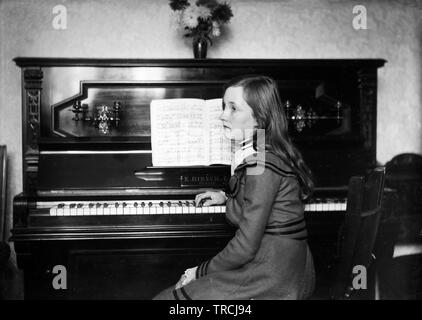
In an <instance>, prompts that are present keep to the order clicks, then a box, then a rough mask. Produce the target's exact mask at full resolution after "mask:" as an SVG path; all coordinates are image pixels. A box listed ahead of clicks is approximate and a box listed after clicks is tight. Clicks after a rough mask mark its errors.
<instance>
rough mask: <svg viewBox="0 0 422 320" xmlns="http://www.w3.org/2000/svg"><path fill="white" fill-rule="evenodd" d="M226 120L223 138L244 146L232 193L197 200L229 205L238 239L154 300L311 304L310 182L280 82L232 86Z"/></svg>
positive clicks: (261, 79) (252, 79) (240, 81)
mask: <svg viewBox="0 0 422 320" xmlns="http://www.w3.org/2000/svg"><path fill="white" fill-rule="evenodd" d="M221 120H222V121H223V124H224V128H225V134H226V135H227V136H229V137H230V139H232V141H234V142H235V143H238V144H239V150H238V151H237V152H236V157H235V161H234V163H233V165H232V172H233V175H232V177H231V178H230V182H229V188H228V190H227V192H226V194H224V193H223V192H205V193H202V194H199V195H197V196H196V199H195V200H196V203H197V204H198V203H202V205H204V206H209V205H221V204H224V203H226V218H227V220H228V222H229V223H231V224H233V225H234V226H236V227H237V230H236V233H235V235H234V237H233V238H232V239H231V240H230V241H229V242H228V244H227V245H226V247H225V248H224V249H223V250H222V251H220V252H219V253H218V254H217V255H216V256H214V257H213V258H212V259H210V260H208V261H205V262H203V263H201V264H200V265H199V266H196V267H193V268H190V269H187V270H186V271H185V273H184V274H183V275H182V276H181V278H180V280H179V282H178V283H177V284H176V285H175V286H172V287H170V288H168V289H166V290H164V291H162V292H161V293H160V294H159V295H157V296H156V297H155V299H183V300H185V299H203V300H205V299H306V298H308V297H309V296H310V295H311V293H312V291H313V288H314V282H315V275H314V265H313V260H312V255H311V253H310V251H309V248H308V244H307V241H306V237H307V231H306V225H305V220H304V205H303V202H302V199H304V198H306V197H307V196H309V195H310V193H311V192H312V188H313V183H312V180H311V173H310V170H309V169H308V167H307V166H306V165H305V163H304V161H303V159H302V157H301V155H300V153H299V152H298V150H297V149H296V148H295V147H294V146H293V144H292V142H291V140H290V138H289V136H288V128H287V126H288V122H287V119H286V116H285V114H284V111H283V107H282V103H281V99H280V96H279V93H278V89H277V84H276V82H275V81H274V80H273V79H271V78H269V77H266V76H246V77H242V78H236V79H234V80H232V81H230V82H229V83H228V84H227V85H226V87H225V93H224V98H223V113H222V115H221ZM260 132H261V134H262V132H263V133H265V139H264V140H263V139H259V133H260ZM264 141H265V142H264ZM259 168H261V169H259Z"/></svg>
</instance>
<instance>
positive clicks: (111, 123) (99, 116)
mask: <svg viewBox="0 0 422 320" xmlns="http://www.w3.org/2000/svg"><path fill="white" fill-rule="evenodd" d="M120 110H121V103H120V102H119V101H114V103H113V107H110V106H108V105H105V104H102V105H98V106H96V107H95V108H94V109H93V110H92V111H90V110H89V106H88V104H86V103H84V104H81V101H79V100H76V101H75V103H74V104H73V106H72V109H71V110H70V111H72V112H73V113H74V117H73V118H72V120H73V121H75V123H78V122H79V121H82V122H84V123H87V124H89V125H91V126H94V127H95V128H97V129H98V130H99V132H100V133H102V134H109V133H110V132H111V130H112V128H118V127H119V121H120Z"/></svg>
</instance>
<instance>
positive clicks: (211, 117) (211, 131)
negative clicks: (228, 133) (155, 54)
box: [150, 99, 231, 166]
mask: <svg viewBox="0 0 422 320" xmlns="http://www.w3.org/2000/svg"><path fill="white" fill-rule="evenodd" d="M221 111H222V99H211V100H202V99H157V100H152V101H151V105H150V113H151V144H152V164H153V166H196V165H212V164H224V165H230V163H231V160H230V159H231V158H230V140H229V139H227V138H226V137H225V136H224V133H223V130H224V129H223V125H222V122H221V120H219V116H220V114H221Z"/></svg>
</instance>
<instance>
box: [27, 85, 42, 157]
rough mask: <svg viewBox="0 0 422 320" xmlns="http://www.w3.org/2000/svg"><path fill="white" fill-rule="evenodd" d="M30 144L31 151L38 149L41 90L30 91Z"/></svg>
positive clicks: (28, 96) (28, 92)
mask: <svg viewBox="0 0 422 320" xmlns="http://www.w3.org/2000/svg"><path fill="white" fill-rule="evenodd" d="M27 99H28V124H27V126H28V144H29V147H31V149H33V150H36V149H37V148H38V143H37V142H38V136H39V128H40V121H39V109H40V91H39V90H28V91H27Z"/></svg>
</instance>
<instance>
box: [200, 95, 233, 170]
mask: <svg viewBox="0 0 422 320" xmlns="http://www.w3.org/2000/svg"><path fill="white" fill-rule="evenodd" d="M205 109H206V112H207V118H208V125H209V131H208V132H209V155H210V156H209V164H227V165H230V163H231V155H230V139H227V138H226V137H225V136H224V128H223V123H222V121H221V120H220V116H221V112H222V111H223V100H222V99H211V100H206V101H205Z"/></svg>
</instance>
